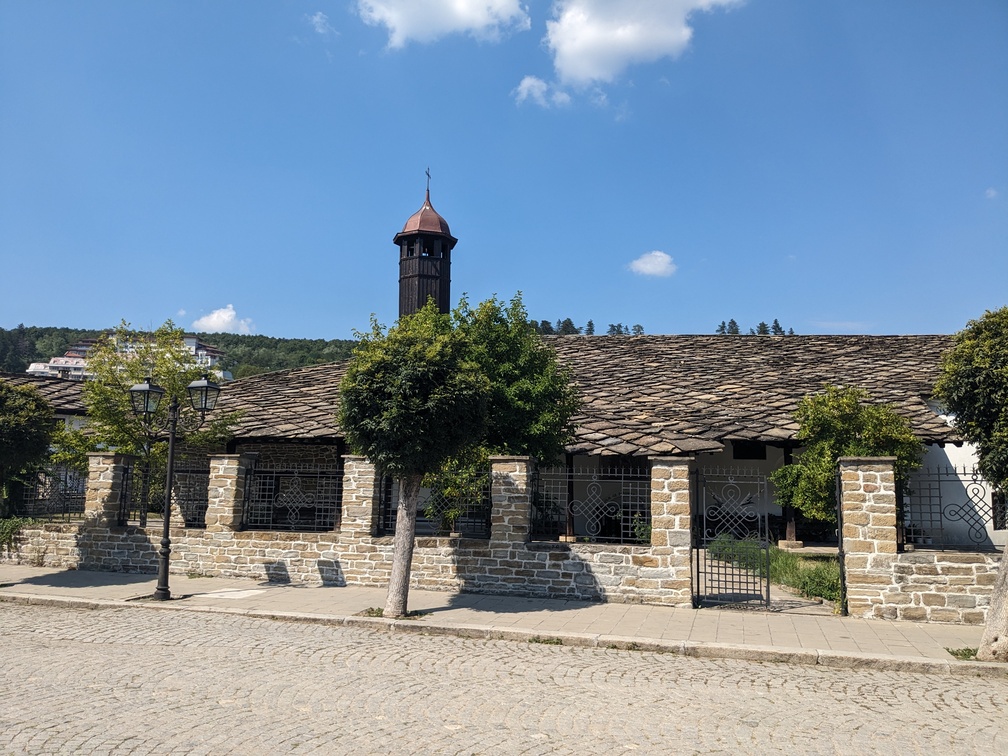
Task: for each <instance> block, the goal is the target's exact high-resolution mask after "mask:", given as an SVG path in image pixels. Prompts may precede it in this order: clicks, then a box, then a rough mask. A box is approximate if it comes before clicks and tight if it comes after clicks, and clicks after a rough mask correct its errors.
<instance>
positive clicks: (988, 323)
mask: <svg viewBox="0 0 1008 756" xmlns="http://www.w3.org/2000/svg"><path fill="white" fill-rule="evenodd" d="M935 394H936V396H937V397H938V398H939V399H940V400H941V401H942V402H943V403H944V405H945V407H946V408H947V409H948V411H949V412H950V413H951V414H952V423H953V425H954V426H955V428H956V430H958V431H959V433H961V434H962V436H963V438H965V439H966V440H967V441H969V442H970V443H971V444H975V445H976V447H977V456H978V457H979V465H978V466H979V468H980V472H981V473H983V476H984V477H985V478H987V480H989V481H991V482H992V483H993V484H995V485H997V486H1000V487H1001V488H1002V489H1008V307H1002V308H1001V309H999V310H995V311H993V312H986V313H984V315H983V316H982V317H981V318H979V319H978V320H971V321H970V322H969V323H968V324H967V326H966V328H965V329H963V330H962V331H960V332H959V333H958V334H956V337H955V345H954V346H953V347H952V349H951V350H950V351H948V352H946V353H945V355H944V356H943V358H942V366H941V376H940V377H939V379H938V383H937V384H936V386H935Z"/></svg>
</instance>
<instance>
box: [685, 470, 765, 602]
mask: <svg viewBox="0 0 1008 756" xmlns="http://www.w3.org/2000/svg"><path fill="white" fill-rule="evenodd" d="M695 481H696V482H695V488H694V491H695V497H694V498H695V504H694V511H693V605H694V606H696V607H701V606H708V605H731V606H749V607H763V608H769V607H770V538H771V536H770V522H769V513H768V512H769V496H768V488H767V478H766V474H765V473H764V472H762V471H761V470H757V469H747V468H740V467H716V468H703V469H698V470H697V471H696V473H695Z"/></svg>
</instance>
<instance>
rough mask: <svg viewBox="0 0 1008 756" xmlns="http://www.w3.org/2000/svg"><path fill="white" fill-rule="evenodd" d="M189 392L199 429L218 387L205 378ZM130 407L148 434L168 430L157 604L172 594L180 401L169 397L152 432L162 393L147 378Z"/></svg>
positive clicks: (133, 392)
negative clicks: (162, 418)
mask: <svg viewBox="0 0 1008 756" xmlns="http://www.w3.org/2000/svg"><path fill="white" fill-rule="evenodd" d="M186 391H187V392H188V393H189V402H190V404H192V407H193V409H194V410H196V411H197V412H198V413H199V416H200V419H199V422H198V423H197V424H196V425H195V426H194V427H193V430H195V428H198V427H199V426H200V425H202V424H203V421H204V420H206V413H207V412H210V411H211V410H212V409H213V408H214V407H215V406H216V404H217V397H218V396H219V395H220V386H218V385H217V384H216V383H214V382H212V381H210V380H208V378H207V376H206V375H204V376H203V378H202V379H200V380H198V381H193V382H192V383H190V384H189V385H188V386H187V387H186ZM129 393H130V405H131V406H132V408H133V413H134V414H135V415H137V416H138V417H141V418H143V421H144V424H145V425H146V426H147V427H148V429H149V430H150V431H151V436H152V437H153V438H155V439H156V438H157V435H158V434H157V431H158V430H164V429H165V428H166V427H167V429H168V472H167V476H166V480H165V502H164V530H163V532H162V535H161V550H160V551H159V552H158V556H159V557H160V561H159V563H158V584H157V588H156V589H155V590H154V598H155V599H157V600H158V601H167V600H168V599H170V598H171V591H170V590H169V589H168V557H169V556H170V555H171V537H170V536H171V531H170V524H171V496H172V482H173V481H172V479H173V478H174V477H175V431H176V430H177V429H178V421H179V401H178V397H177V396H172V397H171V401H170V402H169V403H168V420H167V423H166V424H165V425H162V426H161V427H160V428H158V429H155V428H154V423H153V417H154V414H155V413H156V412H157V410H158V407H159V406H160V404H161V399H162V398H163V397H164V395H165V390H164V389H163V388H161V387H160V386H158V385H156V384H154V383H151V379H150V377H148V378H147V379H146V380H145V381H144V382H143V383H138V384H136V385H135V386H133V387H132V388H130V390H129Z"/></svg>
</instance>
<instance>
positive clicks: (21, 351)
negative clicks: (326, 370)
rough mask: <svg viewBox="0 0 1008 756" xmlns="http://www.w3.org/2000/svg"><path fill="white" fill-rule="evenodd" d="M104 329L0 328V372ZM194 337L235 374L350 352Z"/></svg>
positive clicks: (331, 343) (340, 346)
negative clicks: (221, 356)
mask: <svg viewBox="0 0 1008 756" xmlns="http://www.w3.org/2000/svg"><path fill="white" fill-rule="evenodd" d="M103 333H104V331H100V330H99V331H96V330H88V329H83V328H55V327H44V326H25V325H19V326H18V327H17V328H10V329H4V328H0V371H3V372H8V373H23V372H24V371H25V370H27V369H28V365H29V364H31V363H32V362H48V361H49V359H50V358H52V357H60V356H62V355H63V353H64V352H66V350H67V348H68V347H70V346H72V345H74V344H76V343H77V342H78V341H81V340H82V339H96V338H98V337H99V336H101V335H102V334H103ZM196 335H197V336H198V337H199V339H200V341H203V342H204V343H206V344H212V345H214V346H216V347H219V348H220V349H221V350H222V351H224V353H225V357H224V360H223V363H222V367H223V368H224V369H225V370H230V371H231V373H232V375H234V377H235V378H241V377H242V376H246V375H254V374H256V373H265V372H267V371H271V370H283V369H284V368H291V367H301V366H304V365H318V364H320V363H325V362H335V361H336V360H341V359H344V358H347V357H349V356H350V352H351V350H352V349H353V346H354V343H355V342H354V341H351V340H349V339H330V340H326V339H280V338H274V337H271V336H243V335H238V334H233V333H197V334H196Z"/></svg>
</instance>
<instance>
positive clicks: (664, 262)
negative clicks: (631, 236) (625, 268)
mask: <svg viewBox="0 0 1008 756" xmlns="http://www.w3.org/2000/svg"><path fill="white" fill-rule="evenodd" d="M630 270H632V271H633V272H634V273H636V274H637V275H639V276H659V277H661V278H668V277H669V276H671V275H672V274H673V273H675V272H676V271H677V270H678V268H677V267H676V264H675V263H674V262H672V258H671V257H669V256H668V255H667V254H665V253H664V252H659V251H657V250H655V251H654V252H645V253H644V254H643V255H641V256H640V257H638V258H637V259H636V260H634V261H633V262H632V263H630Z"/></svg>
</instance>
